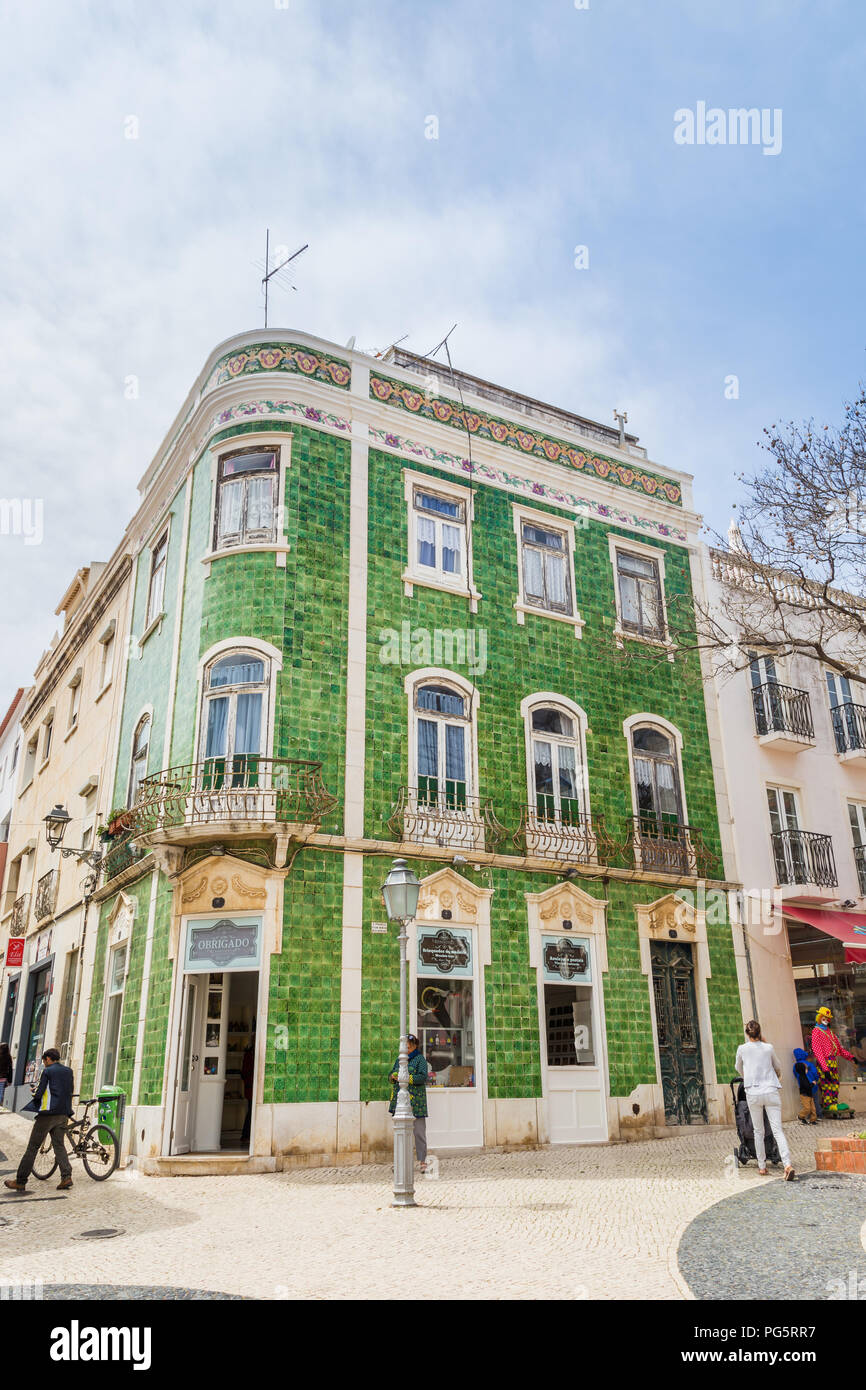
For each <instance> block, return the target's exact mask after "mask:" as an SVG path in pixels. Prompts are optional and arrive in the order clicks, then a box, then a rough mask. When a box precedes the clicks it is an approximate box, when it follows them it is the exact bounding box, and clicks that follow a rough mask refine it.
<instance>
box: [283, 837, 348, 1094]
mask: <svg viewBox="0 0 866 1390" xmlns="http://www.w3.org/2000/svg"><path fill="white" fill-rule="evenodd" d="M342 936H343V858H342V855H340V854H329V853H326V852H322V851H321V850H313V849H305V850H301V851H300V853H299V854H298V857H297V859H296V860H295V863H294V866H293V868H292V872H291V873H290V874H289V876H288V877H287V878H286V881H285V888H284V906H283V949H282V952H281V953H280V954H279V955H275V956H273V957H272V959H271V974H270V995H269V1001H268V1044H267V1060H266V1065H265V1083H264V1098H265V1100H266V1101H277V1102H280V1103H286V1102H299V1101H322V1100H336V1099H337V1089H338V1082H339V1070H340V978H341V977H340V969H341V964H340V953H341V949H342Z"/></svg>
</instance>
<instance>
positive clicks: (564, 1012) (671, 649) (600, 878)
mask: <svg viewBox="0 0 866 1390" xmlns="http://www.w3.org/2000/svg"><path fill="white" fill-rule="evenodd" d="M697 531H698V519H697V517H696V515H695V513H694V512H693V510H692V509H691V494H690V480H689V478H688V477H687V476H685V475H682V474H674V473H673V472H671V471H670V470H666V469H664V468H661V467H659V466H657V465H650V464H649V463H648V461H647V458H646V454H645V451H644V450H643V449H642V448H641V447H640V446H639V445H638V443H637V440H636V439H634V438H633V437H631V436H628V435H625V434H622V433H620V431H617V430H611V429H608V428H606V427H604V426H601V425H598V424H595V423H593V422H592V421H589V420H585V419H583V418H581V417H579V416H576V415H572V414H570V413H568V412H565V411H563V410H559V409H556V408H554V407H552V406H548V405H544V404H542V403H541V402H539V401H535V400H530V399H528V398H526V397H523V396H519V395H516V394H515V393H513V392H510V391H507V390H503V389H501V388H498V387H495V386H492V385H491V384H489V383H487V382H484V381H480V380H478V379H475V378H470V377H468V376H466V375H462V374H460V373H457V374H451V373H446V374H444V375H443V374H442V370H441V368H440V367H439V366H438V365H436V364H434V363H431V362H427V361H424V360H422V359H418V358H415V357H413V356H412V355H411V354H408V353H403V352H401V351H400V350H392V351H391V352H390V353H389V354H388V355H387V357H386V359H385V360H384V362H383V361H380V360H377V359H371V358H369V357H366V356H364V355H363V354H361V353H356V352H354V351H348V350H346V349H339V348H337V347H335V346H334V345H332V344H327V343H323V342H320V341H319V340H316V339H313V338H310V337H307V336H306V335H301V334H293V335H291V336H287V335H284V334H279V335H271V336H270V337H267V336H264V335H261V334H258V335H257V334H245V335H242V336H241V337H238V338H237V339H233V340H232V341H231V342H229V343H227V344H223V345H222V346H221V347H220V348H218V349H217V350H216V351H215V352H214V354H213V355H212V357H211V359H210V360H209V361H208V363H207V364H206V366H205V369H204V371H203V372H202V373H201V375H200V377H199V379H198V381H197V382H196V383H195V386H194V387H193V390H192V391H191V393H190V395H189V397H188V399H187V401H186V403H185V405H184V407H183V409H182V410H181V413H180V415H179V416H178V418H177V420H176V421H175V423H174V425H173V426H172V428H171V430H170V431H169V434H168V436H167V440H166V443H165V445H164V447H163V449H162V450H161V451H160V453H159V454H158V455H157V457H156V459H155V461H154V463H153V464H152V466H151V468H150V469H149V471H148V473H147V474H146V476H145V478H144V480H143V483H142V501H141V505H140V508H139V511H138V513H137V515H136V517H135V519H134V521H133V523H132V526H131V529H130V536H131V538H132V544H133V547H134V549H135V551H136V572H135V574H136V577H135V599H134V610H133V619H132V632H133V634H134V637H133V639H132V642H131V650H130V659H129V662H128V666H127V675H126V689H125V696H124V703H123V712H122V719H121V727H120V730H119V737H118V756H117V766H116V777H115V788H114V803H115V804H116V805H119V806H128V807H130V808H131V809H130V811H129V814H128V815H127V817H126V818H120V819H118V820H116V821H115V823H114V825H113V827H112V831H113V836H112V838H111V840H110V843H109V845H108V852H107V858H106V870H105V876H104V884H103V887H102V888H101V890H100V893H99V899H100V908H99V912H100V917H99V940H98V948H97V956H96V964H95V975H94V983H93V989H92V993H91V1009H90V1020H89V1027H88V1049H87V1057H86V1063H85V1076H84V1079H83V1089H89V1088H90V1087H91V1086H92V1085H99V1084H100V1083H103V1082H106V1081H114V1082H116V1083H117V1084H118V1085H120V1086H121V1087H122V1088H123V1089H124V1091H125V1092H126V1094H127V1106H128V1109H127V1122H126V1125H125V1136H126V1137H125V1142H126V1143H127V1144H128V1145H129V1147H130V1150H131V1152H132V1153H133V1154H134V1155H137V1156H138V1158H139V1159H140V1160H141V1161H143V1162H146V1163H148V1164H150V1165H151V1166H155V1167H156V1168H157V1169H160V1168H168V1169H169V1170H170V1169H171V1167H172V1162H171V1160H172V1158H174V1157H176V1156H177V1157H179V1156H181V1155H184V1154H190V1153H193V1154H195V1153H201V1154H216V1153H217V1152H221V1153H222V1154H223V1155H229V1154H235V1155H238V1154H241V1155H244V1154H247V1153H249V1154H250V1155H251V1159H252V1160H254V1161H255V1162H256V1163H257V1164H258V1165H259V1166H265V1167H267V1166H274V1165H277V1166H279V1165H283V1164H287V1163H291V1162H327V1161H330V1160H333V1159H334V1158H335V1157H338V1158H340V1160H341V1161H343V1160H345V1161H351V1160H354V1161H358V1160H359V1159H360V1158H361V1157H362V1156H365V1155H370V1154H374V1153H381V1152H382V1150H383V1149H385V1148H386V1147H387V1146H388V1144H389V1143H390V1130H389V1127H390V1120H389V1118H388V1113H387V1100H388V1095H389V1087H388V1082H387V1076H388V1072H389V1071H390V1069H391V1066H392V1064H393V1061H394V1057H395V1055H396V1049H397V1041H398V984H399V960H398V947H397V940H396V928H395V927H394V925H393V924H391V925H389V924H387V923H386V922H385V921H384V908H383V904H382V897H381V885H382V882H383V881H384V879H385V877H386V874H387V872H388V869H389V867H390V865H391V863H392V861H393V859H394V857H395V856H397V855H402V856H404V857H406V858H407V859H408V860H409V861H410V863H411V865H412V867H413V868H414V870H415V872H416V873H417V875H418V877H419V879H420V880H421V897H420V901H419V909H418V915H417V919H416V921H415V922H414V923H413V924H412V926H411V928H410V937H411V939H410V958H411V961H410V974H411V979H410V1015H411V1016H410V1023H411V1027H412V1028H413V1030H414V1031H415V1032H416V1033H417V1034H418V1035H419V1037H420V1038H421V1043H422V1047H423V1049H424V1052H425V1055H426V1057H427V1060H428V1068H429V1073H428V1074H429V1077H430V1081H431V1085H430V1088H429V1106H430V1118H429V1121H428V1134H429V1139H430V1143H431V1146H432V1147H433V1149H434V1150H436V1149H439V1150H447V1149H449V1148H450V1149H455V1148H473V1147H475V1148H477V1147H480V1146H488V1147H490V1146H497V1145H517V1144H537V1143H546V1142H553V1143H569V1142H572V1143H574V1142H586V1141H599V1140H605V1139H607V1138H627V1137H631V1136H634V1135H638V1134H641V1133H644V1134H646V1133H652V1132H653V1131H654V1130H656V1129H658V1128H660V1127H662V1126H665V1125H669V1124H681V1123H705V1122H711V1123H712V1122H719V1121H721V1120H722V1119H724V1118H725V1097H726V1094H727V1092H726V1089H725V1085H724V1083H725V1082H726V1081H727V1078H728V1077H729V1075H730V1074H731V1066H732V1062H733V1057H734V1053H735V1050H736V1045H737V1042H738V1041H739V1038H740V1036H741V1010H740V995H739V987H738V978H737V967H736V961H735V954H734V944H733V941H732V937H731V929H730V927H729V926H728V925H727V914H726V913H725V912H724V910H723V907H724V890H725V888H726V887H727V885H726V883H725V873H724V867H723V862H722V860H723V856H722V835H721V829H720V825H719V819H718V812H717V799H716V785H715V772H714V769H715V768H716V766H717V763H718V759H717V756H716V751H717V747H718V740H717V738H716V737H715V735H714V732H713V730H714V717H713V711H712V709H710V710H709V711H708V710H707V708H706V707H705V696H704V685H703V682H702V679H701V670H700V666H699V662H698V658H697V656H696V655H695V654H694V652H693V651H692V650H689V649H687V648H686V647H685V646H681V647H680V648H678V647H677V646H676V645H675V643H674V642H673V640H672V638H671V629H672V627H673V624H672V622H671V615H672V612H673V610H674V608H676V609H677V611H678V612H679V613H680V614H681V613H682V611H686V610H688V609H689V607H690V604H691V594H692V583H693V576H695V575H697V574H698V571H697V564H696V562H695V564H694V566H693V557H694V556H695V551H696V545H697ZM695 582H699V578H695ZM677 627H678V630H681V625H680V624H679V623H678V625H677ZM180 1161H181V1162H182V1160H180ZM241 1161H242V1160H241V1159H238V1162H241ZM243 1161H246V1160H243Z"/></svg>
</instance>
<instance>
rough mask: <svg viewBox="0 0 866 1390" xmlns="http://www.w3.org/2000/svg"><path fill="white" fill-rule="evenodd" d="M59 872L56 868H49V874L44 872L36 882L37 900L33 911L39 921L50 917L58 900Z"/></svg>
mask: <svg viewBox="0 0 866 1390" xmlns="http://www.w3.org/2000/svg"><path fill="white" fill-rule="evenodd" d="M57 885H58V873H57V870H56V869H49V870H48V873H47V874H43V875H42V877H41V878H40V879H39V880H38V882H37V884H36V901H35V903H34V907H33V913H34V916H35V918H36V921H37V922H41V921H43V920H44V919H45V918H46V917H50V916H51V914H52V912H53V911H54V907H55V904H56V902H57Z"/></svg>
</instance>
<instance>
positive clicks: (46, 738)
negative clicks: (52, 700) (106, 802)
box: [37, 705, 56, 772]
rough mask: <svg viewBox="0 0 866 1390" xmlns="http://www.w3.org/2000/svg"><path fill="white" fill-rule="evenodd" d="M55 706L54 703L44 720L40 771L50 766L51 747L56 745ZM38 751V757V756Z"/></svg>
mask: <svg viewBox="0 0 866 1390" xmlns="http://www.w3.org/2000/svg"><path fill="white" fill-rule="evenodd" d="M55 713H56V711H55V708H54V706H53V705H52V706H51V708H50V710H49V711H48V713H47V714H46V716H45V718H44V719H43V721H42V757H41V758H40V759H39V771H40V772H42V770H43V769H44V768H45V767H47V766H48V763H49V761H50V759H51V749H52V748H53V746H54V716H55ZM38 756H39V755H38V751H37V757H38Z"/></svg>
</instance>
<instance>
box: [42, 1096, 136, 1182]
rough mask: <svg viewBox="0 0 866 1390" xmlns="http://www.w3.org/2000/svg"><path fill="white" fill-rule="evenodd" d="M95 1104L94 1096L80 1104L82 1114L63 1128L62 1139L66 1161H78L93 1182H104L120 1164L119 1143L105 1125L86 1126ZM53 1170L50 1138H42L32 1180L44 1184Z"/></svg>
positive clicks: (53, 1161)
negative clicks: (63, 1135) (69, 1159)
mask: <svg viewBox="0 0 866 1390" xmlns="http://www.w3.org/2000/svg"><path fill="white" fill-rule="evenodd" d="M97 1100H98V1097H96V1096H94V1098H93V1100H86V1101H82V1102H80V1104H83V1106H84V1114H83V1115H80V1116H78V1117H77V1118H76V1119H74V1120H71V1121H70V1122H69V1124H68V1125H67V1126H66V1139H67V1141H68V1149H69V1157H70V1158H80V1159H81V1161H82V1163H83V1164H84V1169H85V1172H86V1173H87V1175H88V1177H90V1178H93V1181H94V1182H105V1179H106V1178H110V1177H111V1175H112V1173H113V1172H114V1170H115V1168H116V1167H117V1165H118V1163H119V1162H120V1143H119V1142H118V1138H117V1135H116V1134H115V1132H114V1130H113V1129H109V1127H108V1125H106V1124H102V1123H101V1122H100V1121H98V1120H97V1122H96V1124H93V1125H91V1124H90V1121H89V1118H88V1111H89V1110H90V1108H91V1106H93V1105H96V1104H97ZM88 1125H89V1126H90V1127H89V1128H88ZM57 1167H58V1163H57V1155H56V1154H55V1152H54V1145H53V1144H52V1142H51V1135H50V1134H46V1136H45V1139H44V1140H43V1143H42V1147H41V1148H40V1150H39V1152H38V1153H37V1155H36V1161H35V1162H34V1164H33V1176H34V1178H39V1180H40V1182H47V1180H48V1179H49V1178H50V1177H51V1176H52V1174H53V1173H54V1172H56V1170H57Z"/></svg>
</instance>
